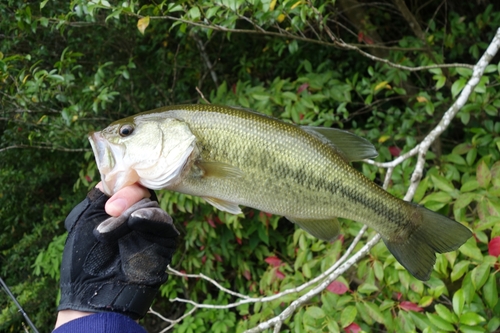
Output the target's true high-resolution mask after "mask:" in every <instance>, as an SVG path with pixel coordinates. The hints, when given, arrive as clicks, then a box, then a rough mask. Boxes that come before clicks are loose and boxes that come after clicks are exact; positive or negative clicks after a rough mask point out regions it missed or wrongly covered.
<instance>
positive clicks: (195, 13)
mask: <svg viewBox="0 0 500 333" xmlns="http://www.w3.org/2000/svg"><path fill="white" fill-rule="evenodd" d="M188 15H189V17H190V18H191V19H192V20H193V21H198V20H199V19H200V17H201V12H200V9H199V8H198V7H192V8H191V9H190V10H189V11H188Z"/></svg>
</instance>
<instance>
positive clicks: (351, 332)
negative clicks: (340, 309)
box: [344, 323, 361, 333]
mask: <svg viewBox="0 0 500 333" xmlns="http://www.w3.org/2000/svg"><path fill="white" fill-rule="evenodd" d="M344 330H345V331H346V333H358V332H361V327H359V325H358V324H356V323H351V324H350V325H349V326H346V327H345V328H344Z"/></svg>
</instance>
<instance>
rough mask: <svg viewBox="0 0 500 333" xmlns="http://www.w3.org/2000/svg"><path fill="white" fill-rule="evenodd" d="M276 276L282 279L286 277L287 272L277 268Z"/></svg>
mask: <svg viewBox="0 0 500 333" xmlns="http://www.w3.org/2000/svg"><path fill="white" fill-rule="evenodd" d="M276 277H277V278H278V279H280V280H283V279H284V278H285V274H283V273H282V272H281V271H280V270H279V269H277V270H276Z"/></svg>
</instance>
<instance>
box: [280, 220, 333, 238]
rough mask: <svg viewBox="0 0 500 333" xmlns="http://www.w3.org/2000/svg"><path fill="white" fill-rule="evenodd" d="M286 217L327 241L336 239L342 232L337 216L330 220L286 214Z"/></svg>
mask: <svg viewBox="0 0 500 333" xmlns="http://www.w3.org/2000/svg"><path fill="white" fill-rule="evenodd" d="M286 218H287V219H288V220H290V221H291V222H293V223H295V224H297V225H298V226H299V227H301V228H302V229H304V230H305V231H307V232H308V233H310V234H311V235H313V236H314V237H316V238H319V239H321V240H324V241H327V242H330V241H333V240H335V238H337V237H338V235H339V234H340V224H339V221H338V220H337V218H335V217H333V218H331V219H329V220H314V219H303V218H296V217H290V216H286Z"/></svg>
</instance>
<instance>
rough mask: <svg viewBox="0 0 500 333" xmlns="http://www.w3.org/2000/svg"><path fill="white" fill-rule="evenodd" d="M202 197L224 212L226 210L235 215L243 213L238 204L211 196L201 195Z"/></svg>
mask: <svg viewBox="0 0 500 333" xmlns="http://www.w3.org/2000/svg"><path fill="white" fill-rule="evenodd" d="M202 198H203V199H205V201H206V202H208V203H209V204H211V205H212V206H214V207H215V208H217V209H219V210H222V211H224V212H228V213H231V214H235V215H238V214H243V212H242V211H241V209H240V207H239V206H238V204H235V203H232V202H229V201H225V200H222V199H218V198H212V197H202Z"/></svg>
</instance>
